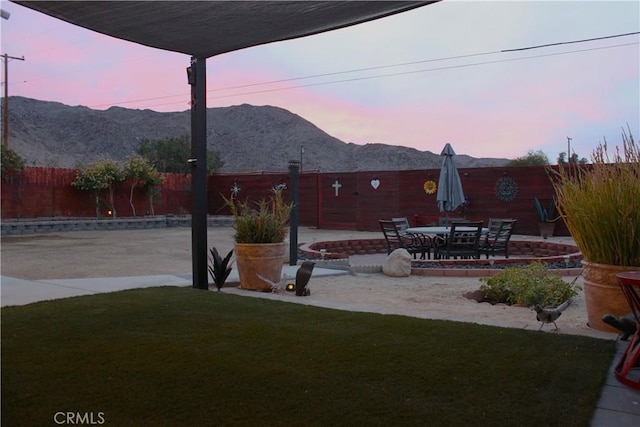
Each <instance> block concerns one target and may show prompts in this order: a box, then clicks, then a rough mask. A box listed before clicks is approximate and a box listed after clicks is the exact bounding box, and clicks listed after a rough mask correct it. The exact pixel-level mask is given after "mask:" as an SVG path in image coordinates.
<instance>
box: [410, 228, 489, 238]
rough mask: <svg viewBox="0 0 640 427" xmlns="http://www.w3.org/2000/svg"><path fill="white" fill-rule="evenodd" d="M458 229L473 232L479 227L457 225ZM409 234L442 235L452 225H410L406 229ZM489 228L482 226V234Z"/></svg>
mask: <svg viewBox="0 0 640 427" xmlns="http://www.w3.org/2000/svg"><path fill="white" fill-rule="evenodd" d="M456 230H457V231H462V232H469V233H472V232H474V231H476V230H477V229H476V228H475V227H456ZM405 231H406V232H407V233H409V234H424V235H427V236H442V235H444V234H449V233H450V232H451V227H446V226H439V227H409V228H407V229H406V230H405ZM488 232H489V229H488V228H486V227H483V228H482V234H487V233H488Z"/></svg>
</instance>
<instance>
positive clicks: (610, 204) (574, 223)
mask: <svg viewBox="0 0 640 427" xmlns="http://www.w3.org/2000/svg"><path fill="white" fill-rule="evenodd" d="M622 143H623V146H622V149H620V148H619V147H616V150H615V154H614V155H613V159H612V160H611V159H610V158H609V154H608V151H607V142H606V140H605V142H604V144H599V145H598V147H596V149H595V151H594V153H593V155H592V156H591V159H592V164H591V165H589V166H586V167H576V166H572V167H560V168H558V169H557V171H555V170H550V174H551V178H552V181H553V186H554V188H555V190H556V195H557V201H558V204H557V206H558V210H559V212H560V215H561V216H562V218H563V219H564V222H565V224H566V225H567V228H568V229H569V231H570V232H571V236H572V237H573V239H574V240H575V242H576V245H577V246H578V247H579V248H580V250H581V251H582V254H583V256H584V259H585V260H586V261H588V262H592V263H597V264H608V265H616V266H632V267H638V266H640V147H639V146H638V144H637V143H636V142H635V141H634V139H633V135H632V134H631V130H630V129H629V130H628V132H625V130H624V129H623V131H622Z"/></svg>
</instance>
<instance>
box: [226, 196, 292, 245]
mask: <svg viewBox="0 0 640 427" xmlns="http://www.w3.org/2000/svg"><path fill="white" fill-rule="evenodd" d="M222 197H223V198H224V201H225V204H226V205H227V206H228V207H229V209H230V210H231V213H232V214H233V216H234V218H235V224H234V228H235V230H236V232H235V235H234V238H235V240H236V242H237V243H280V242H283V241H284V239H285V237H286V236H287V229H286V225H287V222H288V221H289V214H290V213H291V209H292V207H293V204H292V203H287V202H285V200H284V197H283V196H282V191H281V190H275V189H274V190H273V191H272V193H271V196H270V197H269V198H268V199H262V200H260V201H259V202H254V203H253V204H251V203H250V202H248V201H245V202H237V201H236V200H233V199H227V198H226V197H224V196H222Z"/></svg>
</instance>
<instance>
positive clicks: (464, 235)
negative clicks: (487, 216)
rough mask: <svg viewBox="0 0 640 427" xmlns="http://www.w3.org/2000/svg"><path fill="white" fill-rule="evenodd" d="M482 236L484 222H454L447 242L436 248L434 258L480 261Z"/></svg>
mask: <svg viewBox="0 0 640 427" xmlns="http://www.w3.org/2000/svg"><path fill="white" fill-rule="evenodd" d="M470 230H471V231H470ZM481 235H482V221H469V222H453V223H451V230H450V231H449V234H448V235H447V237H446V241H444V242H443V243H442V244H441V245H439V246H436V247H435V249H434V257H435V258H445V259H449V258H452V257H453V258H454V259H457V258H458V257H460V258H464V259H469V258H473V259H479V258H480V236H481Z"/></svg>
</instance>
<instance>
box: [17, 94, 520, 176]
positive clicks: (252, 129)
mask: <svg viewBox="0 0 640 427" xmlns="http://www.w3.org/2000/svg"><path fill="white" fill-rule="evenodd" d="M9 102H10V108H9V131H10V135H9V145H10V147H11V148H13V149H14V150H16V151H17V152H18V153H19V154H20V155H21V156H22V157H24V158H25V159H26V160H27V164H28V165H38V166H53V167H71V168H73V167H76V166H78V165H87V164H89V163H91V162H93V161H96V160H100V159H103V158H111V159H115V160H120V159H124V158H125V157H126V156H127V155H129V154H133V153H134V152H135V151H136V148H137V147H138V145H139V144H140V142H141V141H142V140H143V139H150V140H155V139H163V138H167V137H178V136H181V135H185V134H189V133H190V129H191V125H190V112H189V111H184V112H178V113H159V112H155V111H151V110H133V109H126V108H120V107H112V108H109V109H108V110H104V111H103V110H92V109H90V108H87V107H82V106H75V107H72V106H68V105H64V104H61V103H57V102H49V101H39V100H35V99H30V98H23V97H17V96H14V97H10V98H9ZM207 141H208V142H207V145H208V147H209V149H211V150H215V151H218V152H219V153H220V154H221V158H222V161H223V162H224V167H223V168H222V170H220V172H254V171H283V170H286V169H287V163H288V160H290V159H291V160H293V159H295V160H299V159H300V147H301V146H304V154H303V170H320V171H322V172H339V171H364V170H369V171H372V170H405V169H407V170H408V169H429V168H439V167H440V165H441V163H442V157H440V155H439V153H432V152H429V151H419V150H416V149H413V148H407V147H398V146H392V145H385V144H365V145H357V144H353V143H345V142H343V141H340V140H339V139H337V138H334V137H332V136H331V135H329V134H327V133H326V132H324V131H322V130H321V129H319V128H318V127H316V126H315V125H313V124H312V123H310V122H309V121H307V120H305V119H303V118H302V117H300V116H298V115H296V114H293V113H291V112H290V111H287V110H284V109H282V108H277V107H271V106H253V105H247V104H243V105H238V106H232V107H223V108H210V109H208V110H207ZM507 162H508V159H494V158H481V159H478V158H473V157H470V156H465V155H460V156H458V157H457V164H458V167H485V166H501V165H504V164H505V163H507Z"/></svg>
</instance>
